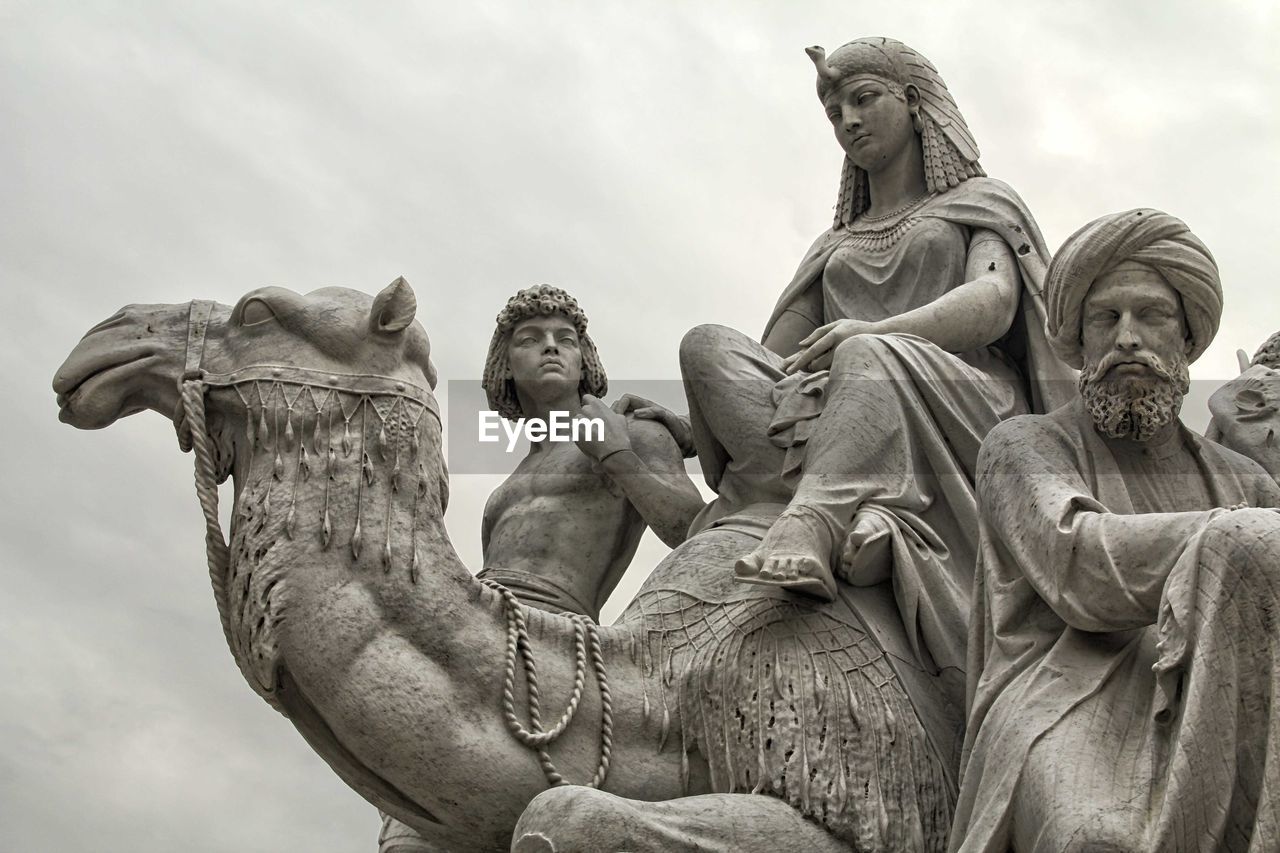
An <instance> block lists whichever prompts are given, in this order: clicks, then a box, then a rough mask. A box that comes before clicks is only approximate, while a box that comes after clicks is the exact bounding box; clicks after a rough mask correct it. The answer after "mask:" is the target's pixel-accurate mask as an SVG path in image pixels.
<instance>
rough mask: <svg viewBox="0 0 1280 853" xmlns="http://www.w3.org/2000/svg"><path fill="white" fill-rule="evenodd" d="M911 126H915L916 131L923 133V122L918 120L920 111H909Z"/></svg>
mask: <svg viewBox="0 0 1280 853" xmlns="http://www.w3.org/2000/svg"><path fill="white" fill-rule="evenodd" d="M911 126H912V127H913V128H915V131H916V133H924V122H923V121H921V120H920V111H919V110H912V111H911Z"/></svg>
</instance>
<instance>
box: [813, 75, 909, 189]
mask: <svg viewBox="0 0 1280 853" xmlns="http://www.w3.org/2000/svg"><path fill="white" fill-rule="evenodd" d="M909 92H910V93H911V94H909V95H908V96H906V97H903V96H899V95H896V94H894V92H893V91H891V90H890V88H889V84H888V82H887V81H885V80H883V79H882V78H880V77H877V76H875V75H873V74H860V75H857V76H855V77H851V78H849V79H848V80H846V81H844V82H842V83H841V84H840V85H839V86H837V87H836V88H835V89H833V90H831V91H830V92H828V93H827V97H826V98H824V99H823V106H824V107H826V110H827V118H828V119H829V120H830V121H831V127H832V129H833V130H834V131H835V134H836V141H837V142H839V143H840V147H841V148H843V149H844V153H845V154H847V155H848V157H849V159H850V160H852V161H853V163H854V165H856V166H858V167H859V168H861V169H865V170H866V171H868V172H876V171H878V170H879V168H880V167H882V166H883V165H885V164H886V163H888V162H889V161H891V160H892V159H893V158H894V157H896V156H897V155H898V153H899V152H901V151H902V149H903V148H904V147H905V146H906V145H908V144H910V142H911V137H912V136H914V135H915V129H914V128H913V127H912V125H911V106H910V104H908V100H909V99H910V98H914V97H915V94H914V92H915V90H914V89H910V90H909Z"/></svg>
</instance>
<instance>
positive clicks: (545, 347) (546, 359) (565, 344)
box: [507, 314, 582, 399]
mask: <svg viewBox="0 0 1280 853" xmlns="http://www.w3.org/2000/svg"><path fill="white" fill-rule="evenodd" d="M507 363H508V364H509V365H510V367H511V378H512V380H513V381H514V382H515V385H516V390H517V391H518V392H523V393H525V394H533V395H535V396H537V397H540V398H544V399H545V398H548V397H553V396H558V395H559V394H562V393H565V392H566V391H576V390H577V388H578V384H579V383H580V382H581V380H582V349H581V345H580V342H579V340H578V330H577V329H576V328H574V325H573V323H572V322H571V321H570V320H569V319H568V318H567V317H565V316H564V315H563V314H543V315H539V316H537V317H530V318H528V319H526V320H521V321H520V322H519V323H517V324H516V325H515V327H514V328H512V330H511V337H510V338H509V339H508V341H507Z"/></svg>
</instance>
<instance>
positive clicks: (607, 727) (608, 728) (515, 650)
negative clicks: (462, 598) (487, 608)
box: [481, 579, 613, 788]
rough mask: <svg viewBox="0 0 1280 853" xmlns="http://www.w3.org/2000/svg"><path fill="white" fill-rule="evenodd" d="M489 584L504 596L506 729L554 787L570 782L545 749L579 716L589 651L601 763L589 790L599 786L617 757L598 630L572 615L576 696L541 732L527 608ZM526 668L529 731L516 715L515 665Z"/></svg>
mask: <svg viewBox="0 0 1280 853" xmlns="http://www.w3.org/2000/svg"><path fill="white" fill-rule="evenodd" d="M481 583H483V584H484V585H485V586H487V587H489V588H490V589H492V590H493V591H494V592H496V593H498V595H499V596H500V597H501V598H502V601H503V605H504V609H505V611H506V617H507V665H506V676H505V679H504V681H503V686H502V713H503V717H504V718H505V719H506V721H507V729H508V730H509V731H510V732H511V734H512V735H513V736H514V737H515V739H516V740H518V741H520V742H521V743H522V744H524V745H525V746H526V747H528V748H529V749H532V750H534V751H535V752H537V753H538V764H539V765H540V766H541V767H542V774H543V775H544V776H546V777H547V784H549V785H550V786H551V787H553V788H555V787H559V786H561V785H568V784H570V783H569V782H567V781H566V780H565V778H564V776H562V775H561V774H560V772H559V771H558V770H556V766H555V764H554V763H553V762H552V761H551V755H550V753H549V752H547V747H548V746H550V745H551V744H552V743H554V742H555V741H556V740H558V739H559V738H560V736H561V735H562V734H564V732H565V730H566V729H568V728H569V724H570V723H571V722H573V718H574V715H575V714H577V711H578V706H579V704H580V703H581V701H582V692H583V687H584V685H585V683H586V670H587V649H588V647H590V650H591V665H592V669H593V670H594V671H595V676H596V682H597V683H598V684H599V685H600V763H599V765H597V768H596V773H595V775H594V776H592V777H591V781H589V782H587V783H586V785H587V787H588V788H599V787H600V786H601V785H603V784H604V780H605V778H606V777H607V776H608V775H609V761H610V758H611V756H612V754H613V695H612V694H611V693H610V692H609V676H608V674H607V673H606V672H605V668H604V652H603V650H602V648H601V646H600V632H599V626H597V625H596V624H595V623H594V622H592V621H591V620H590V619H588V618H587V617H585V616H574V617H571V618H572V619H573V642H574V658H575V670H574V676H573V693H572V695H571V696H570V697H569V706H568V707H567V708H566V709H565V712H564V714H562V715H561V717H560V720H559V722H557V723H556V724H555V725H554V726H553V727H552V728H550V729H543V728H542V697H541V694H540V693H539V691H538V670H537V665H536V664H535V663H534V659H533V648H532V646H531V645H530V643H529V629H528V625H527V624H526V622H525V617H524V609H525V607H524V605H523V604H521V603H520V602H519V600H517V599H516V596H515V593H513V592H512V591H511V590H509V589H507V588H506V587H505V586H503V585H502V584H500V583H498V582H496V581H492V580H487V579H486V580H482V581H481ZM517 663H520V664H522V665H523V667H524V674H525V686H526V690H527V692H528V695H529V728H525V727H524V724H523V723H521V722H520V718H519V717H517V716H516V696H515V688H516V665H517Z"/></svg>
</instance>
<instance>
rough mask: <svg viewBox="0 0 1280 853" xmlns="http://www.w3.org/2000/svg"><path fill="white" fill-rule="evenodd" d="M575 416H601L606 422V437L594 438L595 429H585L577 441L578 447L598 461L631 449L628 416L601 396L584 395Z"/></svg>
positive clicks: (589, 417)
mask: <svg viewBox="0 0 1280 853" xmlns="http://www.w3.org/2000/svg"><path fill="white" fill-rule="evenodd" d="M574 417H575V418H588V419H591V420H594V419H596V418H599V419H600V421H601V422H602V423H603V424H604V437H603V438H600V439H595V438H594V431H593V430H590V429H584V430H582V432H581V433H580V435H581V437H580V438H579V439H578V441H577V445H578V449H580V450H581V451H582V452H583V453H585V454H587V455H588V456H590V457H591V458H592V459H593V460H595V461H596V462H599V461H600V460H601V459H603V458H605V457H606V456H609V455H610V454H613V453H617V452H619V451H622V450H630V449H631V436H630V435H629V434H628V433H627V418H626V416H625V415H622V414H619V413H618V412H616V411H614V410H613V409H611V408H609V407H608V406H607V405H605V403H604V401H603V400H601V399H600V398H599V397H593V396H592V395H590V394H583V395H582V408H581V409H579V410H578V411H577V412H575V413H574Z"/></svg>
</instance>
